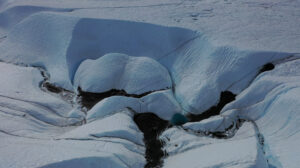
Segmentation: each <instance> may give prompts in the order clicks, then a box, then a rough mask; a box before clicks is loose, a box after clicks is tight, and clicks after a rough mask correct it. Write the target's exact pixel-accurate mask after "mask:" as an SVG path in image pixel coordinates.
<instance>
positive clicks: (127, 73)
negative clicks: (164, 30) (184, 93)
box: [74, 54, 172, 94]
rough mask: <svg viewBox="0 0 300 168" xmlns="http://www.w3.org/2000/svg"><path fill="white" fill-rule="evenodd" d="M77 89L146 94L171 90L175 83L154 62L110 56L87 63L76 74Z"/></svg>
mask: <svg viewBox="0 0 300 168" xmlns="http://www.w3.org/2000/svg"><path fill="white" fill-rule="evenodd" d="M74 86H75V87H80V88H81V89H82V90H83V91H87V92H94V93H102V92H106V91H109V90H111V89H118V90H125V91H126V93H128V94H142V93H146V92H149V91H156V90H162V89H166V88H171V87H172V81H171V78H170V76H169V73H168V71H167V70H166V69H165V68H164V67H163V66H162V65H160V64H159V63H158V62H156V61H155V60H153V59H151V58H147V57H130V56H127V55H124V54H107V55H104V56H102V57H100V58H99V59H97V60H85V61H83V62H82V63H81V64H80V66H79V67H78V69H77V71H76V74H75V78H74Z"/></svg>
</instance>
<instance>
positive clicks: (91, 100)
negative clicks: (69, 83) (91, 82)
mask: <svg viewBox="0 0 300 168" xmlns="http://www.w3.org/2000/svg"><path fill="white" fill-rule="evenodd" d="M166 89H169V88H166ZM166 89H162V90H166ZM156 91H161V90H155V91H148V92H145V93H142V94H128V93H127V92H126V91H125V90H118V89H111V90H109V91H106V92H102V93H93V92H85V91H83V90H82V89H81V88H80V87H78V93H79V94H78V96H79V101H80V104H81V105H82V106H83V107H86V108H87V109H91V108H92V107H93V106H94V105H95V104H97V103H98V102H100V101H101V100H103V99H105V98H108V97H111V96H126V97H133V98H141V97H144V96H147V95H148V94H150V93H153V92H156Z"/></svg>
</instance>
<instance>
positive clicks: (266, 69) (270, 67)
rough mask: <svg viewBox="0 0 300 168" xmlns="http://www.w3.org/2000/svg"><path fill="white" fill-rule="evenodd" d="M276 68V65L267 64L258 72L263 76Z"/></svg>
mask: <svg viewBox="0 0 300 168" xmlns="http://www.w3.org/2000/svg"><path fill="white" fill-rule="evenodd" d="M274 68H275V65H274V64H272V63H267V64H265V65H264V66H263V67H262V68H261V69H260V70H259V72H258V74H261V73H263V72H266V71H271V70H273V69H274Z"/></svg>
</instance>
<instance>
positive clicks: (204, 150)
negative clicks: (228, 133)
mask: <svg viewBox="0 0 300 168" xmlns="http://www.w3.org/2000/svg"><path fill="white" fill-rule="evenodd" d="M177 129H178V128H177ZM161 137H162V138H165V139H166V137H169V139H171V141H170V142H167V146H166V150H167V152H168V153H170V154H171V155H170V156H169V157H167V158H166V159H165V162H164V166H163V167H166V168H167V167H176V168H177V167H178V168H179V167H184V166H187V165H188V166H189V167H243V168H244V167H245V168H246V167H247V168H248V167H249V168H250V167H268V165H267V162H266V160H264V158H263V157H262V155H263V154H262V152H263V151H262V149H261V147H260V145H259V144H258V141H257V137H256V133H255V130H254V127H253V126H252V124H249V123H245V124H244V125H243V126H242V128H240V130H239V131H238V132H237V133H236V135H235V137H234V138H233V139H230V140H222V139H221V140H211V139H209V138H205V137H201V136H197V135H193V134H189V133H187V132H184V131H182V130H176V128H175V129H173V130H167V131H166V132H165V133H163V135H162V136H161ZM174 146H175V147H174ZM174 151H176V152H174ZM173 153H176V154H175V155H174V154H173Z"/></svg>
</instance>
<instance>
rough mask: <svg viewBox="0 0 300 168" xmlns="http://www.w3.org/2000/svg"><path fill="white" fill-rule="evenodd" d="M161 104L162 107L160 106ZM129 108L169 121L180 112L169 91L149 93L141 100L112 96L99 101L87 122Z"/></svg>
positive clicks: (89, 114) (90, 112) (88, 116)
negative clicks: (151, 113)
mask: <svg viewBox="0 0 300 168" xmlns="http://www.w3.org/2000/svg"><path fill="white" fill-rule="evenodd" d="M161 104H163V106H162V105H161ZM127 107H130V108H132V109H133V110H134V111H136V112H138V113H143V112H149V111H151V112H153V113H155V114H156V115H158V116H160V117H161V118H163V119H165V120H170V119H171V118H172V116H173V115H174V114H176V113H180V112H181V108H180V105H179V104H178V102H177V101H176V100H175V98H174V96H173V93H172V92H171V91H170V90H166V91H158V92H154V93H151V94H149V95H147V96H144V97H142V98H132V97H124V96H112V97H109V98H106V99H104V100H102V101H100V102H99V103H98V104H96V105H95V106H94V107H93V108H92V109H91V110H90V111H89V112H88V114H87V120H88V121H90V120H95V119H98V118H103V117H105V116H107V115H111V114H113V113H115V112H117V111H119V110H121V109H124V108H127Z"/></svg>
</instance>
